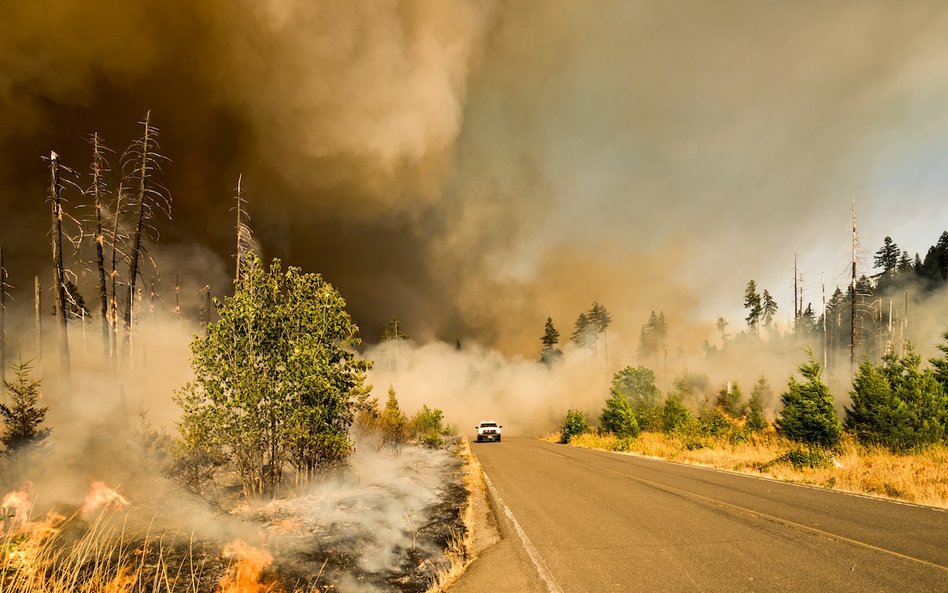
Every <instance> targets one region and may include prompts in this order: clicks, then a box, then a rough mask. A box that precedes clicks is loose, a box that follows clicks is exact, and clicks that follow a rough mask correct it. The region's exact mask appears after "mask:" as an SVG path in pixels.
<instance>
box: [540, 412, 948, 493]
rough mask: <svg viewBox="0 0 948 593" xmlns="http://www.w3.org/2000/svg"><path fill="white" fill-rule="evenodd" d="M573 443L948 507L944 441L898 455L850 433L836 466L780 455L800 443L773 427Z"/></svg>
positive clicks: (592, 437)
mask: <svg viewBox="0 0 948 593" xmlns="http://www.w3.org/2000/svg"><path fill="white" fill-rule="evenodd" d="M544 440H548V441H551V442H558V441H559V434H553V435H547V436H546V437H544ZM570 445H572V446H574V447H585V448H591V449H605V450H610V451H616V450H618V451H623V452H628V453H634V454H638V455H646V456H650V457H659V458H662V459H668V460H671V461H679V462H682V463H693V464H697V465H704V466H708V467H715V468H719V469H726V470H732V471H739V472H745V473H751V474H756V475H762V476H768V477H772V478H775V479H778V480H783V481H787V482H797V483H802V484H810V485H814V486H820V487H824V488H832V489H835V490H843V491H846V492H855V493H860V494H872V495H877V496H884V497H888V498H893V499H897V500H904V501H908V502H915V503H919V504H927V505H932V506H938V507H943V508H948V447H946V446H938V447H932V448H929V449H926V450H924V451H921V452H916V453H911V454H904V455H899V454H895V453H892V452H890V451H888V450H886V449H883V448H877V447H865V446H862V445H859V444H858V443H857V442H856V441H855V440H854V439H852V438H851V437H847V438H845V439H844V441H843V443H842V445H841V446H840V448H839V451H838V452H837V453H836V454H835V456H834V458H833V459H834V461H833V464H832V467H826V468H810V467H794V466H793V465H792V464H790V463H789V462H785V461H780V460H779V458H780V457H781V455H783V454H785V453H786V452H787V451H789V450H790V449H792V448H794V447H799V445H795V444H794V443H791V442H790V441H788V440H786V439H784V438H782V437H780V436H779V435H777V434H775V433H774V432H773V431H772V430H768V431H765V432H763V433H760V434H757V435H752V436H751V437H750V438H749V439H748V440H747V441H745V442H738V443H731V442H728V441H727V440H726V439H724V438H713V437H707V436H700V437H695V436H679V435H667V434H664V433H653V432H646V433H642V434H641V435H639V437H638V438H636V439H634V440H628V439H626V440H620V439H617V438H616V437H614V436H612V435H598V434H584V435H578V436H576V437H573V439H572V440H571V441H570Z"/></svg>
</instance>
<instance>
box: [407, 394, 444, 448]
mask: <svg viewBox="0 0 948 593" xmlns="http://www.w3.org/2000/svg"><path fill="white" fill-rule="evenodd" d="M411 431H412V432H413V433H414V435H415V438H416V439H417V440H418V442H419V443H421V444H422V445H423V446H425V447H428V448H431V449H437V448H438V447H441V446H442V445H443V444H444V438H443V434H444V432H445V428H444V412H442V411H441V410H438V409H436V408H429V407H428V406H427V405H422V406H421V409H420V410H418V412H417V413H416V414H415V416H414V417H413V418H412V419H411Z"/></svg>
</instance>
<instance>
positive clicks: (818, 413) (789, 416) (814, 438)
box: [776, 353, 842, 447]
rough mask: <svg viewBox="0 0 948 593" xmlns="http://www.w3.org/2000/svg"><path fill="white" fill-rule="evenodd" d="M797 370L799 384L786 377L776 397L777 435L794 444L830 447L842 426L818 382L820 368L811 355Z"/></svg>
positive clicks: (826, 391)
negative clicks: (783, 388)
mask: <svg viewBox="0 0 948 593" xmlns="http://www.w3.org/2000/svg"><path fill="white" fill-rule="evenodd" d="M799 371H800V374H801V375H803V379H804V380H803V382H797V380H796V378H795V377H790V380H789V381H788V382H787V391H786V392H785V393H784V394H783V395H782V396H781V397H780V400H781V402H782V403H783V409H782V410H781V411H780V415H779V417H778V418H777V421H776V426H777V432H779V433H780V434H782V435H784V436H786V437H787V438H789V439H791V440H794V441H799V442H802V443H807V444H810V445H819V446H823V447H833V446H835V445H837V444H838V443H839V439H840V437H841V436H842V424H841V423H840V421H839V417H838V416H837V414H836V408H835V407H834V405H833V396H832V394H830V391H829V387H827V385H826V384H825V383H823V381H822V379H821V375H822V373H823V367H822V365H820V363H819V362H817V361H816V360H815V359H814V358H813V355H812V353H811V354H810V357H809V360H808V361H807V362H805V363H803V364H801V365H800V367H799Z"/></svg>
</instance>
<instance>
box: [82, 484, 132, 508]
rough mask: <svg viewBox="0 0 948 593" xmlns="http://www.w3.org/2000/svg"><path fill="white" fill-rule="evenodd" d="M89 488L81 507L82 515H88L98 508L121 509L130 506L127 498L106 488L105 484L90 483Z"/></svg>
mask: <svg viewBox="0 0 948 593" xmlns="http://www.w3.org/2000/svg"><path fill="white" fill-rule="evenodd" d="M91 488H92V489H91V490H89V494H86V500H85V503H84V504H83V505H82V514H83V515H88V514H90V513H92V512H94V511H96V510H97V509H99V508H100V507H105V508H110V509H122V508H125V507H127V506H128V505H129V504H130V503H129V502H128V499H127V498H125V497H124V496H122V495H121V494H119V493H118V492H116V491H115V490H114V489H112V488H109V487H108V486H106V485H105V482H92V486H91Z"/></svg>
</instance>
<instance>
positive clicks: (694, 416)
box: [561, 333, 948, 459]
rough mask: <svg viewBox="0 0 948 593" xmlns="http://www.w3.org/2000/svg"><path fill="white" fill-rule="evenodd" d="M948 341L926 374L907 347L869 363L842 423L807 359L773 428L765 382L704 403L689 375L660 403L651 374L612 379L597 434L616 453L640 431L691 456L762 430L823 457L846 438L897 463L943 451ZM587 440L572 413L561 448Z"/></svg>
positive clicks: (703, 391)
mask: <svg viewBox="0 0 948 593" xmlns="http://www.w3.org/2000/svg"><path fill="white" fill-rule="evenodd" d="M944 339H945V341H944V343H943V344H941V345H940V346H939V347H938V348H939V350H940V351H941V353H942V356H940V357H936V358H933V359H931V360H930V361H929V364H928V365H923V364H922V360H921V357H920V356H919V355H918V354H917V353H916V352H915V351H914V349H913V348H912V347H911V345H908V346H907V347H906V349H905V352H904V353H903V354H896V353H895V352H894V351H889V352H888V353H887V354H886V355H885V356H884V357H883V358H882V360H881V361H879V362H873V361H871V360H869V359H865V360H864V361H863V362H862V364H861V365H860V367H859V370H858V372H857V373H856V374H855V376H854V377H853V380H852V384H851V387H850V391H849V395H850V399H851V403H850V405H849V406H847V407H846V408H845V413H844V416H843V418H842V419H841V418H840V417H839V415H838V413H837V411H836V407H835V404H834V401H835V399H834V396H833V394H832V393H831V392H830V389H829V387H828V386H827V384H826V383H825V382H824V381H823V380H822V373H823V366H822V365H821V364H820V363H819V362H818V361H816V360H814V359H813V357H812V355H811V357H810V359H809V360H808V361H807V362H805V363H803V364H801V365H800V367H799V368H798V372H799V375H800V377H799V378H798V377H796V376H791V377H790V378H789V379H788V382H787V386H786V389H785V390H784V391H783V392H782V393H781V394H780V402H781V407H780V409H779V410H777V413H776V417H775V419H774V421H773V423H771V422H769V421H768V419H767V418H766V416H765V410H764V408H763V403H764V402H767V401H770V400H771V398H772V396H773V391H772V389H771V387H770V385H769V383H768V381H767V379H766V378H765V377H763V376H762V377H761V378H760V379H759V380H758V381H757V382H756V383H755V384H754V386H753V388H752V389H751V392H750V396H749V398H746V399H745V396H744V394H743V391H742V390H741V388H740V386H739V385H738V384H737V383H735V382H728V383H727V384H725V385H724V386H722V387H721V388H720V389H719V390H718V391H717V392H716V393H710V391H711V390H710V388H709V387H710V385H709V382H708V380H707V378H706V377H704V376H703V375H692V374H685V375H682V376H681V377H679V378H678V380H676V382H675V385H674V388H673V390H672V391H671V392H670V393H668V394H667V395H663V394H662V393H661V391H660V390H659V389H658V387H657V386H656V385H655V374H654V373H653V372H652V370H651V369H649V368H647V367H643V366H639V367H626V368H624V369H622V370H620V371H618V372H617V373H616V374H615V375H614V376H613V379H612V385H611V389H610V393H609V397H608V398H607V399H606V401H605V405H604V407H603V409H602V411H601V413H600V415H599V418H598V428H597V430H598V431H599V432H601V433H607V434H611V435H614V436H616V437H618V438H619V441H617V445H616V446H617V448H627V447H628V444H629V440H630V439H635V438H636V437H637V436H638V435H639V434H640V433H641V432H643V431H650V432H664V433H668V434H674V435H678V436H682V437H684V438H685V439H686V442H687V446H688V447H689V448H692V447H694V448H697V447H703V446H706V445H707V443H706V442H705V441H703V440H702V439H705V438H724V439H726V440H727V441H728V442H730V443H738V442H743V441H746V440H747V439H748V438H750V437H751V436H752V435H753V434H755V433H759V432H761V431H767V430H773V431H775V432H776V433H777V434H780V435H782V436H784V437H786V438H788V439H790V440H791V441H796V442H799V443H802V444H804V445H807V446H812V447H818V448H823V449H829V450H832V449H833V448H835V447H836V446H837V445H839V443H840V439H841V438H842V436H843V434H844V433H849V434H852V435H853V436H854V437H855V438H856V439H857V440H858V441H859V442H860V443H862V444H864V445H867V446H882V447H885V448H888V449H890V450H892V451H894V452H899V453H903V452H908V451H914V450H918V449H921V448H924V447H927V446H931V445H938V444H948V333H946V334H945V336H944ZM591 430H593V428H592V426H591V424H590V422H589V421H588V419H587V418H586V416H585V415H584V414H583V412H582V411H580V410H576V409H573V410H569V411H568V412H567V414H566V417H565V418H564V421H563V424H562V426H561V440H562V442H569V441H570V439H571V438H573V437H574V436H576V435H578V434H583V433H586V432H589V431H591ZM818 458H820V459H825V457H819V456H818Z"/></svg>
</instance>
